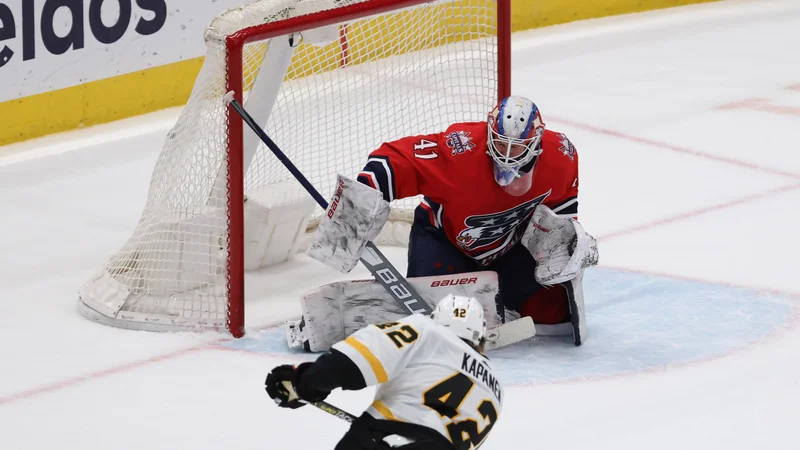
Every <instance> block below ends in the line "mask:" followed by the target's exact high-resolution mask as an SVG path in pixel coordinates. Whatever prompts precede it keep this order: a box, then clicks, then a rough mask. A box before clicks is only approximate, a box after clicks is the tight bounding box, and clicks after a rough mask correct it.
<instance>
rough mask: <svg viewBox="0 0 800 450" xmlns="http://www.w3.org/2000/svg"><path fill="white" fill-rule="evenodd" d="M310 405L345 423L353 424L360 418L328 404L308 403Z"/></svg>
mask: <svg viewBox="0 0 800 450" xmlns="http://www.w3.org/2000/svg"><path fill="white" fill-rule="evenodd" d="M307 403H308V404H309V405H312V406H316V407H317V408H319V409H321V410H323V411H325V412H326V413H328V414H330V415H332V416H335V417H338V418H340V419H342V420H344V421H345V422H349V423H353V421H355V420H356V419H357V418H358V417H356V416H355V415H353V414H350V413H349V412H347V411H345V410H343V409H342V408H339V407H338V406H333V405H331V404H330V403H328V402H307Z"/></svg>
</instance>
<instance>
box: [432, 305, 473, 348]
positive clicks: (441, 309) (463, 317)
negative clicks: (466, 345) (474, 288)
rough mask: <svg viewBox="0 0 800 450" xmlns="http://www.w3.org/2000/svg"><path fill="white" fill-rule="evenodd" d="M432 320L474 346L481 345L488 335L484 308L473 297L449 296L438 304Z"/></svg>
mask: <svg viewBox="0 0 800 450" xmlns="http://www.w3.org/2000/svg"><path fill="white" fill-rule="evenodd" d="M431 318H432V319H433V321H434V322H436V323H438V324H439V325H441V326H443V327H446V328H449V329H450V331H452V332H453V333H455V334H456V336H458V337H460V338H461V339H464V340H466V341H468V342H471V343H472V344H473V345H479V344H480V342H481V339H482V338H483V335H484V334H486V320H485V319H484V318H483V306H481V304H480V302H478V300H476V299H474V298H472V297H464V296H460V295H453V294H447V295H446V296H445V297H444V298H443V299H441V300H439V303H437V304H436V308H435V309H434V310H433V312H432V313H431Z"/></svg>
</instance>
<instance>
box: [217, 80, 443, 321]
mask: <svg viewBox="0 0 800 450" xmlns="http://www.w3.org/2000/svg"><path fill="white" fill-rule="evenodd" d="M225 100H226V101H227V102H228V103H229V104H230V105H231V107H232V108H233V109H234V110H235V111H236V113H237V114H239V116H241V118H242V120H243V121H244V122H245V123H246V124H247V126H249V127H250V129H251V130H253V132H254V133H256V135H258V137H259V138H260V139H261V141H262V142H264V144H265V145H266V146H267V148H269V149H270V151H272V153H274V154H275V156H276V157H277V158H278V160H280V162H281V163H282V164H283V165H284V166H285V167H286V168H287V169H288V170H289V172H291V174H292V175H293V176H294V177H295V178H296V179H297V181H299V182H300V184H301V185H303V187H304V188H305V189H306V191H308V193H309V194H311V196H312V197H313V198H314V200H315V201H316V202H317V203H318V204H319V206H321V207H322V208H323V209H328V202H327V201H326V200H325V198H323V197H322V195H320V193H319V191H317V189H316V188H315V187H314V185H313V184H311V182H310V181H308V178H306V177H305V175H303V173H302V172H300V170H299V169H298V168H297V166H295V165H294V163H292V161H291V160H290V159H289V158H288V157H287V156H286V155H285V154H284V153H283V152H282V151H281V149H280V148H279V147H278V146H277V145H276V144H275V142H273V141H272V139H270V137H269V136H267V133H265V132H264V130H263V129H261V127H260V126H259V125H258V124H257V123H256V122H255V120H253V117H252V116H250V114H249V113H248V112H247V111H246V110H245V109H244V107H243V106H242V105H241V104H240V103H239V102H238V101H236V100H235V99H234V98H233V92H229V93H228V94H227V95H226V96H225ZM361 263H362V264H364V266H366V267H367V269H369V271H370V273H371V274H372V276H374V277H375V279H376V280H378V282H379V283H380V284H381V285H382V286H383V287H384V288H385V289H386V290H387V291H389V294H391V296H392V298H394V300H395V301H396V302H397V303H398V304H399V305H400V306H401V307H403V308H404V309H405V310H407V311H408V312H409V313H412V314H414V313H422V314H430V313H431V312H433V309H432V308H431V306H430V305H428V303H427V302H426V301H425V300H424V299H423V298H422V296H421V295H419V293H418V292H417V290H416V289H414V287H413V286H411V284H410V283H409V282H408V280H406V278H405V277H404V276H403V275H402V274H401V273H400V272H399V271H398V270H397V268H396V267H394V265H393V264H392V263H391V262H389V260H388V259H387V258H386V257H385V256H384V255H383V253H381V251H380V250H378V247H376V246H375V244H373V243H372V242H371V241H370V242H367V247H366V249H365V250H364V253H362V256H361Z"/></svg>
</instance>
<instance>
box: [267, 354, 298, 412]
mask: <svg viewBox="0 0 800 450" xmlns="http://www.w3.org/2000/svg"><path fill="white" fill-rule="evenodd" d="M294 375H295V367H294V366H291V365H289V364H285V365H282V366H278V367H275V368H274V369H272V371H271V372H270V373H269V374H267V380H266V381H265V382H264V386H265V388H266V390H267V394H269V396H270V398H272V399H273V400H275V403H276V404H277V405H278V406H280V407H281V408H292V409H295V408H299V407H301V406H304V405H305V403H303V402H301V401H300V397H299V396H298V395H297V391H296V390H295V387H294V378H295V376H294Z"/></svg>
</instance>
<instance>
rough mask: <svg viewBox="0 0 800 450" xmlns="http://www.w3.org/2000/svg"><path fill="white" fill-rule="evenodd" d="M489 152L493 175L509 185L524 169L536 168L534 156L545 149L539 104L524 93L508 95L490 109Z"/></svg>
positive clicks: (530, 170) (531, 170) (519, 176)
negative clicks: (521, 94) (492, 163)
mask: <svg viewBox="0 0 800 450" xmlns="http://www.w3.org/2000/svg"><path fill="white" fill-rule="evenodd" d="M487 123H488V127H489V136H488V137H489V142H488V144H489V151H488V153H489V155H490V156H491V157H492V159H493V160H494V179H495V181H497V184H499V185H500V186H508V185H510V184H511V183H512V182H514V181H515V180H516V179H517V178H521V177H522V176H523V174H520V171H521V170H524V171H525V172H526V173H530V172H533V165H534V163H535V161H534V159H535V158H536V157H537V156H539V155H540V154H541V153H542V136H543V135H544V122H543V121H542V116H541V114H540V113H539V108H537V107H536V105H535V104H534V103H533V102H532V101H530V100H528V99H527V98H525V97H519V96H511V97H506V98H504V99H503V100H501V101H500V103H499V104H498V105H497V106H496V107H495V108H494V110H492V112H491V113H489V119H488V120H487Z"/></svg>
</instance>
